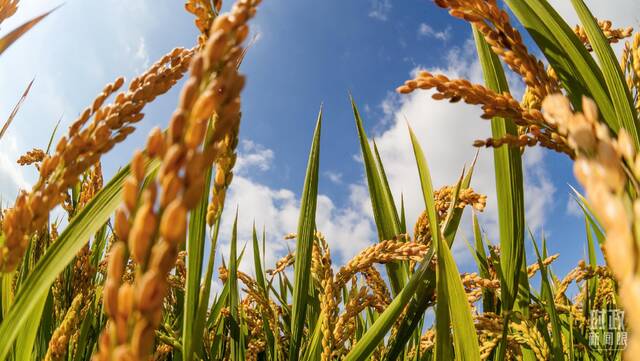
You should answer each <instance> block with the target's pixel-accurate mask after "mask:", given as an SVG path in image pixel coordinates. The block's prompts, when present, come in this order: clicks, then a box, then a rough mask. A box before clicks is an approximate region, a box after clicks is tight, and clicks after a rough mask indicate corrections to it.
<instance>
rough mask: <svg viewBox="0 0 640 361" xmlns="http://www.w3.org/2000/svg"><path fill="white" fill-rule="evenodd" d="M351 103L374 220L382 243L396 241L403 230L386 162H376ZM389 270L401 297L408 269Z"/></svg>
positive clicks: (392, 266)
mask: <svg viewBox="0 0 640 361" xmlns="http://www.w3.org/2000/svg"><path fill="white" fill-rule="evenodd" d="M350 100H351V107H352V109H353V116H354V118H355V121H356V127H357V129H358V137H359V139H360V148H361V149H362V158H363V162H364V167H365V173H366V176H367V185H368V186H369V197H370V198H371V206H372V208H373V218H374V221H375V223H376V227H377V230H378V240H379V241H384V240H389V239H395V238H396V237H397V236H398V235H399V234H400V233H401V229H402V227H401V224H400V219H399V217H398V212H397V211H396V208H395V203H394V201H393V197H392V195H391V191H390V190H389V185H388V182H387V179H386V177H385V176H384V169H382V162H381V161H380V158H379V157H378V161H376V158H375V157H374V154H373V152H372V151H371V147H370V145H369V139H368V138H367V134H366V132H365V131H364V126H363V125H362V118H360V113H359V112H358V108H357V106H356V103H355V101H354V99H353V97H351V98H350ZM376 153H377V152H376ZM376 155H377V154H376ZM379 167H380V168H379ZM385 267H386V269H387V274H388V275H389V282H390V283H391V290H392V292H393V294H394V295H397V294H398V293H399V292H400V290H401V289H402V287H403V286H404V283H405V280H406V279H407V272H406V269H405V268H404V267H402V266H401V263H396V262H391V263H387V264H386V265H385Z"/></svg>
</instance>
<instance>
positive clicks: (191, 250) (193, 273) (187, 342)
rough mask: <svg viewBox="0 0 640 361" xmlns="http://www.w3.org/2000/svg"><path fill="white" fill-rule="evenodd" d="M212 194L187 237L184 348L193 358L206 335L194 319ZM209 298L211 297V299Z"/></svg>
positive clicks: (207, 182)
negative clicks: (208, 207)
mask: <svg viewBox="0 0 640 361" xmlns="http://www.w3.org/2000/svg"><path fill="white" fill-rule="evenodd" d="M211 173H212V170H211V167H209V168H208V169H207V170H206V172H205V180H204V185H203V194H207V192H208V190H209V187H210V185H211ZM208 205H209V198H208V197H201V199H200V202H199V203H198V205H197V206H196V208H195V209H194V210H193V211H191V214H190V216H189V233H188V234H189V236H188V238H187V278H186V281H185V297H184V311H183V312H184V316H183V318H182V320H183V321H182V350H183V355H184V357H185V358H186V359H188V360H189V359H191V358H192V357H193V353H194V352H195V350H197V349H199V348H200V345H201V344H202V342H201V340H202V335H201V334H198V333H194V331H196V330H195V328H194V325H195V324H196V322H195V321H194V320H195V318H196V317H197V311H198V296H199V293H200V280H201V277H202V262H203V260H204V243H205V239H206V236H207V219H206V218H207V206H208ZM207 301H208V300H207Z"/></svg>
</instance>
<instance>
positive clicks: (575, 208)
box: [565, 195, 584, 218]
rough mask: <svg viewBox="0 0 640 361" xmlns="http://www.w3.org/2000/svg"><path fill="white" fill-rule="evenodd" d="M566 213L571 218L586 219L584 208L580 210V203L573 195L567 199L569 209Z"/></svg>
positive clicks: (567, 208)
mask: <svg viewBox="0 0 640 361" xmlns="http://www.w3.org/2000/svg"><path fill="white" fill-rule="evenodd" d="M565 211H566V213H567V214H568V215H570V216H573V217H578V218H583V217H584V213H583V212H582V208H580V205H579V204H578V202H577V201H576V199H575V198H574V197H573V195H571V196H569V197H568V198H567V207H566V209H565Z"/></svg>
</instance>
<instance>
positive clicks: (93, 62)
mask: <svg viewBox="0 0 640 361" xmlns="http://www.w3.org/2000/svg"><path fill="white" fill-rule="evenodd" d="M59 3H60V2H59V1H33V0H25V1H23V2H22V3H21V8H20V10H19V12H18V14H17V15H16V16H14V17H13V18H12V19H10V20H9V21H7V22H6V23H4V24H3V26H2V29H0V34H1V33H6V31H8V30H9V29H12V28H13V27H15V26H16V25H18V24H20V23H21V22H23V21H25V20H26V19H28V18H31V17H33V16H35V15H37V14H40V13H42V12H43V11H45V10H48V9H51V8H53V7H54V6H56V5H58V4H59ZM555 3H556V4H558V5H559V6H560V9H561V11H562V12H563V14H566V15H567V16H569V18H570V19H572V20H571V21H572V22H575V19H576V17H575V15H574V14H573V12H572V10H571V8H570V5H568V3H569V2H568V1H565V0H556V1H555ZM587 3H589V4H590V5H591V6H593V10H594V12H595V13H596V15H597V16H599V17H601V18H610V19H612V20H613V21H614V23H615V24H617V25H621V26H622V25H624V26H627V25H638V23H639V22H640V21H639V19H638V15H637V14H640V5H639V4H638V3H637V2H635V1H634V0H616V1H612V2H602V1H599V0H592V1H587ZM612 3H616V4H618V3H619V5H620V6H611V4H612ZM228 6H230V2H227V3H226V4H225V7H228ZM634 7H635V9H637V10H639V11H629V9H634ZM623 9H626V11H624V10H623ZM251 25H252V30H253V32H254V34H255V35H256V36H257V42H256V43H255V45H254V46H253V47H252V48H251V49H250V51H249V53H248V55H247V57H246V60H245V62H244V63H243V65H242V68H241V70H242V72H243V73H245V74H246V75H247V79H248V82H247V87H246V88H245V90H244V92H243V98H242V102H243V120H242V125H241V139H242V141H241V143H240V145H239V151H240V156H239V161H238V169H237V177H235V179H234V184H233V186H232V189H231V190H230V193H229V197H228V203H227V209H228V210H229V209H232V208H235V206H236V205H238V206H239V208H240V215H241V218H242V219H243V221H242V223H241V224H240V225H239V226H240V237H241V239H248V236H249V232H250V227H251V223H252V220H253V219H255V220H256V222H257V224H258V225H259V226H262V225H265V226H266V229H267V234H268V237H269V247H268V251H267V258H268V260H267V263H268V264H273V262H275V260H276V259H277V258H278V257H279V256H282V255H284V254H285V253H286V252H287V247H289V246H292V245H293V244H292V243H291V242H290V241H283V240H282V237H281V236H282V235H284V234H285V233H288V232H292V231H295V228H296V227H295V224H296V221H297V212H298V204H299V197H298V196H299V193H300V190H301V188H302V182H303V178H304V168H305V165H306V161H307V152H308V149H309V145H310V138H311V135H312V131H313V125H314V122H315V118H316V115H317V112H318V109H319V107H320V104H321V103H323V104H324V124H323V134H322V143H321V148H322V149H321V173H322V177H321V182H320V193H321V196H320V199H319V205H318V207H319V208H318V227H319V229H320V230H321V231H323V232H324V233H325V234H326V236H327V238H328V240H329V243H330V245H331V247H332V254H333V255H334V256H335V257H337V258H338V263H342V261H344V260H345V259H347V258H350V257H351V256H353V255H354V254H355V253H357V251H358V250H360V249H362V248H363V247H365V246H367V245H368V244H370V243H371V242H373V241H374V240H375V239H376V238H377V237H376V234H375V226H374V225H373V223H372V220H371V211H370V205H369V204H368V201H367V193H366V192H367V191H366V184H365V183H364V178H363V176H364V174H363V167H362V164H361V162H360V161H359V160H358V159H359V145H358V142H357V136H356V131H355V126H354V121H353V117H352V114H351V109H350V105H349V101H348V93H349V92H352V93H353V95H354V97H355V99H356V101H357V103H358V105H359V107H360V110H361V113H362V115H363V117H364V120H365V125H366V129H367V131H368V132H369V135H370V136H373V137H374V138H375V139H376V142H377V144H378V146H379V148H380V151H381V154H382V158H383V161H384V162H385V166H386V167H387V173H388V175H389V178H390V183H391V187H392V189H393V191H394V193H395V195H396V197H397V199H399V197H400V192H402V193H403V194H404V195H405V200H406V204H407V212H408V221H409V223H411V224H413V222H414V221H415V219H416V217H417V215H418V214H419V212H420V210H421V207H422V206H421V202H422V201H421V194H420V191H419V187H418V181H417V179H418V178H417V171H416V169H415V166H414V160H413V156H412V153H411V152H410V148H409V143H408V134H407V131H406V125H405V123H404V119H405V117H406V119H407V120H408V121H409V122H410V124H411V125H412V127H413V128H414V129H415V130H416V132H417V134H418V136H419V138H420V140H421V142H422V144H423V146H424V148H425V149H426V152H427V157H428V161H429V163H430V166H431V168H432V171H433V173H434V182H435V183H436V186H441V185H445V184H451V183H453V182H454V181H455V180H456V178H457V176H458V175H459V173H460V171H461V169H462V167H463V166H464V164H465V163H466V164H468V163H469V162H470V161H471V159H472V158H473V156H474V154H475V149H474V148H473V147H472V146H471V144H472V142H473V140H474V139H478V138H484V137H486V136H488V135H489V132H490V130H489V123H488V122H486V121H483V120H481V119H480V118H479V112H478V109H477V108H474V107H471V106H465V105H459V104H457V105H450V104H447V103H441V102H435V101H433V100H431V99H430V97H429V93H428V92H421V93H416V94H413V95H410V96H404V97H400V96H398V95H395V94H394V93H393V90H394V89H395V88H396V86H398V85H399V84H401V83H402V82H403V81H404V80H405V79H407V78H409V77H410V76H411V73H412V72H414V71H415V70H416V69H419V68H426V69H429V70H432V71H441V72H443V73H446V74H447V75H449V76H451V77H466V78H470V79H472V80H475V81H478V82H479V81H481V73H480V69H479V66H478V64H477V59H476V56H475V53H474V49H473V44H472V43H471V42H470V32H469V28H468V25H467V24H466V23H463V22H461V21H458V20H456V19H452V18H451V17H449V16H448V14H447V13H446V12H445V11H443V10H442V9H439V8H437V7H436V6H435V5H434V4H433V3H432V2H431V1H426V0H403V1H391V0H351V1H344V0H327V1H311V0H295V1H293V0H289V1H286V0H264V1H263V4H262V5H261V7H260V9H259V12H258V16H257V17H256V18H255V20H254V21H253V22H252V24H251ZM196 36H197V34H196V30H195V27H194V26H193V22H192V17H191V15H190V14H187V13H186V12H185V11H184V10H183V4H182V2H181V1H167V0H156V1H151V0H133V1H132V0H104V1H100V2H97V1H82V0H68V1H66V3H65V5H64V6H63V7H62V8H60V9H58V10H57V11H56V12H54V13H53V14H52V15H51V16H50V17H49V18H47V19H46V20H45V21H43V22H42V23H41V24H40V25H38V26H37V27H36V28H35V29H33V30H32V31H31V32H30V33H29V34H28V35H26V36H25V37H24V38H23V39H20V41H18V42H17V43H16V44H15V45H13V46H12V47H11V48H10V49H9V50H8V51H7V52H6V53H5V54H3V55H2V56H1V57H0V81H1V86H0V99H1V101H0V117H2V118H6V116H7V115H8V114H9V112H10V109H11V107H12V106H13V104H14V103H15V101H17V99H18V98H19V95H20V93H21V92H22V91H23V90H24V87H26V85H27V84H28V82H29V81H30V80H31V79H32V78H34V77H35V83H34V87H33V89H32V92H31V94H30V95H29V97H28V99H27V101H26V102H25V104H24V105H23V108H22V110H21V111H20V113H19V115H18V117H17V118H16V119H15V121H14V123H13V125H12V126H11V128H10V130H9V132H8V133H7V135H6V136H5V138H4V139H2V141H1V142H0V173H1V174H0V194H1V195H2V199H3V202H4V203H7V201H9V200H12V199H13V197H14V196H15V194H16V191H17V189H18V188H20V187H23V188H24V187H29V186H30V184H32V183H33V181H34V179H35V172H33V171H32V170H31V169H21V168H19V167H18V166H17V165H16V164H15V160H16V159H17V157H18V156H19V155H20V154H22V153H24V152H26V151H27V150H29V149H31V148H32V147H34V146H37V147H41V148H44V147H45V146H46V144H47V141H48V139H49V136H50V133H51V130H52V129H53V127H54V125H55V122H56V121H57V120H58V119H59V118H60V117H62V129H66V126H68V124H69V123H70V122H71V121H72V120H73V118H74V117H75V116H76V115H77V114H78V113H79V112H80V111H81V110H82V109H83V108H84V107H86V106H87V105H89V104H90V102H91V101H92V99H93V98H94V96H95V95H96V94H98V93H99V92H100V91H101V89H102V87H103V86H104V85H105V84H106V83H108V82H110V81H112V80H113V79H115V78H116V77H117V76H120V75H124V76H126V78H127V79H131V78H132V77H133V76H135V75H136V74H139V73H140V72H142V71H143V70H144V69H145V68H146V67H148V66H149V65H150V64H152V63H153V62H154V61H155V60H156V59H159V58H160V57H161V56H162V55H163V54H165V53H166V52H168V51H169V50H171V49H172V48H173V47H176V46H182V47H191V46H193V45H194V42H195V39H196ZM533 51H534V52H537V51H536V50H535V49H534V50H533ZM511 80H512V87H513V89H514V92H515V93H519V92H521V91H522V85H521V84H520V83H519V82H518V81H517V79H515V78H514V77H512V79H511ZM178 89H179V88H178V87H176V89H174V90H173V91H171V92H169V93H168V94H167V95H165V96H163V97H161V98H159V99H157V100H156V101H155V102H154V103H153V104H151V105H149V106H148V107H147V108H146V110H145V113H146V117H145V119H144V120H143V121H142V122H141V123H140V125H139V126H138V130H137V131H136V132H135V133H134V134H133V135H132V136H131V137H130V138H129V139H128V140H127V141H126V142H125V143H123V144H122V145H120V146H119V147H117V148H116V149H115V150H114V151H112V152H111V153H109V154H108V155H107V156H106V157H105V158H104V160H103V161H104V167H105V170H106V173H107V177H108V176H109V175H111V174H113V172H114V171H115V170H116V169H118V167H120V166H122V165H124V164H126V163H127V162H128V161H129V159H130V156H131V154H132V152H133V150H134V149H136V148H138V147H140V145H141V144H144V143H143V142H144V139H145V137H146V134H147V133H148V131H149V130H150V129H151V128H152V127H153V126H157V125H159V126H164V125H166V124H167V122H168V119H169V116H170V114H171V112H172V111H173V109H174V107H175V104H176V99H177V90H178ZM525 162H526V164H527V166H528V169H529V170H528V171H527V173H526V182H527V190H526V195H525V197H526V203H527V216H528V222H529V225H530V227H532V229H534V231H535V232H536V233H537V234H539V233H540V232H542V230H544V232H545V233H546V234H547V235H548V241H549V247H550V249H551V251H552V252H554V253H555V252H560V253H561V258H560V262H559V263H558V265H557V266H556V271H557V272H558V273H560V274H563V273H565V272H566V271H567V270H568V269H569V268H572V267H573V266H574V265H575V264H576V262H577V260H578V259H579V258H581V257H582V255H583V249H584V246H583V245H584V230H583V228H584V225H583V221H582V219H581V218H580V217H576V216H575V215H574V214H573V212H572V210H571V207H570V206H568V204H569V203H570V202H569V197H568V195H569V188H568V186H567V184H575V183H576V182H575V180H574V178H573V176H572V174H571V164H570V162H568V161H567V159H565V157H564V156H559V155H555V154H551V153H549V152H546V151H543V150H540V149H530V150H527V152H526V155H525ZM473 186H474V188H476V189H477V190H478V191H479V192H482V193H486V194H488V195H489V205H488V208H487V210H486V212H485V213H484V214H483V215H482V218H481V221H482V223H483V226H484V228H485V230H486V231H487V232H488V234H489V235H490V237H492V239H493V240H495V241H496V242H497V238H496V236H497V234H496V231H495V227H496V220H497V210H496V208H495V189H494V187H495V185H494V183H493V169H492V158H491V151H490V150H482V151H481V153H480V160H479V164H478V166H477V170H476V175H475V178H474V181H473ZM228 213H230V212H228ZM468 223H469V222H468V220H467V222H466V224H468ZM465 228H468V227H467V226H466V225H465ZM225 229H227V230H228V229H230V220H229V217H226V218H225ZM462 234H465V232H463V233H462ZM467 234H468V233H467ZM225 235H226V233H225ZM227 244H228V242H227V239H226V237H224V235H223V239H221V241H220V251H221V253H222V254H226V253H227ZM532 256H533V254H532V253H530V257H532ZM456 257H457V258H458V260H459V263H461V264H462V265H463V268H467V269H469V264H470V263H471V261H470V257H469V256H468V254H467V252H466V249H465V247H464V246H463V242H462V240H459V241H458V242H457V246H456ZM530 260H531V259H530Z"/></svg>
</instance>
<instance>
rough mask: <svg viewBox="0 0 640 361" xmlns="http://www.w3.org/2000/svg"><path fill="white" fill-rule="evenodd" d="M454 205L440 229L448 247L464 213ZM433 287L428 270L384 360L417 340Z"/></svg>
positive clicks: (467, 182)
mask: <svg viewBox="0 0 640 361" xmlns="http://www.w3.org/2000/svg"><path fill="white" fill-rule="evenodd" d="M476 159H477V156H476V158H475V159H474V160H473V162H472V163H471V167H470V169H469V172H468V173H467V174H466V175H464V176H463V178H462V181H461V182H458V184H457V185H456V192H458V191H459V190H460V189H466V188H469V185H470V184H471V177H472V175H473V169H474V167H475V163H476ZM453 199H454V200H457V197H453ZM455 203H456V202H453V203H452V205H451V209H454V211H453V212H450V213H449V217H447V219H446V220H445V224H444V227H441V228H443V229H444V231H443V233H444V237H445V240H446V241H447V244H448V245H449V247H451V245H453V241H454V239H455V235H456V232H457V229H458V226H459V224H460V219H461V218H462V214H463V212H464V209H459V208H456V207H455ZM435 286H436V279H435V271H434V270H430V273H429V274H428V275H426V279H425V282H422V283H420V284H419V285H418V288H417V290H416V297H414V298H413V299H412V300H411V302H410V303H409V306H408V307H407V310H406V312H405V314H406V316H405V317H404V318H403V319H402V321H401V322H402V323H401V324H400V326H399V327H398V332H397V334H396V337H395V338H393V339H391V340H390V341H389V345H388V346H387V350H388V351H387V354H386V355H385V360H388V361H390V360H395V359H396V358H398V356H399V355H400V353H401V352H402V351H403V350H404V347H405V345H406V344H407V343H408V342H409V340H410V336H411V334H416V335H417V337H418V338H419V337H420V334H419V333H420V330H421V329H422V325H423V323H424V312H425V311H426V309H427V308H428V307H429V306H430V305H431V299H432V296H433V294H434V292H435V291H436V289H435Z"/></svg>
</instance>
